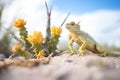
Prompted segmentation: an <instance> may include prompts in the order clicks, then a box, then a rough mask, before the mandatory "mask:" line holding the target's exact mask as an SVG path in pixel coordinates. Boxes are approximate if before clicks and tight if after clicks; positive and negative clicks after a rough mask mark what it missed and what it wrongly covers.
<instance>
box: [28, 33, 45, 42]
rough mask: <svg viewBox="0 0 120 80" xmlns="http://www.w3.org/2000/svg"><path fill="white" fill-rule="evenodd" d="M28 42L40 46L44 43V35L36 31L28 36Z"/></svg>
mask: <svg viewBox="0 0 120 80" xmlns="http://www.w3.org/2000/svg"><path fill="white" fill-rule="evenodd" d="M27 40H28V41H29V42H30V43H34V44H40V43H42V42H43V40H44V38H43V36H42V33H41V32H39V31H34V32H32V33H31V34H29V35H28V38H27Z"/></svg>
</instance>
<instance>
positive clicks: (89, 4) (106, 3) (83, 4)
mask: <svg viewBox="0 0 120 80" xmlns="http://www.w3.org/2000/svg"><path fill="white" fill-rule="evenodd" d="M51 4H53V6H54V5H55V6H57V8H58V9H59V10H61V11H66V10H70V11H71V12H72V13H76V14H82V13H86V12H92V11H95V10H120V0H53V1H52V3H51Z"/></svg>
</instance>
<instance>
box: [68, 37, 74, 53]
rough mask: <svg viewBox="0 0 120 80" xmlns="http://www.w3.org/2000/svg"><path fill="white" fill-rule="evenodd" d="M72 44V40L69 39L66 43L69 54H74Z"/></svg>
mask: <svg viewBox="0 0 120 80" xmlns="http://www.w3.org/2000/svg"><path fill="white" fill-rule="evenodd" d="M73 42H74V41H73V38H71V39H70V40H69V42H68V48H69V49H70V52H71V54H74V50H73V47H72V44H73Z"/></svg>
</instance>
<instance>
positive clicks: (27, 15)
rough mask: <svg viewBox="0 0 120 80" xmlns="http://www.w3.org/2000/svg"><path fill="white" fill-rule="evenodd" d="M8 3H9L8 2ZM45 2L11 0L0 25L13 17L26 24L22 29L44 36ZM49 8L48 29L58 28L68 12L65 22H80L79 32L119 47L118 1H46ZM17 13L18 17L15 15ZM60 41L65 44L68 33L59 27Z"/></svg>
mask: <svg viewBox="0 0 120 80" xmlns="http://www.w3.org/2000/svg"><path fill="white" fill-rule="evenodd" d="M8 1H9V0H8ZM44 2H45V0H14V2H13V3H12V5H10V6H9V7H6V9H5V11H4V15H3V22H5V25H6V26H9V22H11V19H12V18H14V15H16V17H17V18H23V19H25V20H26V21H27V24H26V28H27V30H28V31H29V33H30V32H32V31H33V30H39V31H41V32H43V35H45V26H46V19H47V16H46V10H45V5H44ZM46 2H47V3H48V6H49V7H50V6H53V9H52V15H51V25H55V26H59V25H60V24H61V22H62V21H63V19H64V18H65V16H66V15H67V13H68V12H69V11H71V14H70V16H69V18H68V19H67V21H66V23H67V22H70V21H75V22H78V21H81V23H80V26H81V27H80V28H81V30H84V31H85V32H87V33H88V34H90V35H91V36H92V37H93V38H94V39H95V40H96V41H98V42H99V43H108V44H110V45H117V46H119V47H120V5H119V4H120V0H46ZM18 12H19V13H18ZM62 28H63V32H62V34H61V41H65V40H68V39H67V37H66V36H67V34H68V33H69V32H68V31H67V29H66V28H65V25H64V26H63V27H62Z"/></svg>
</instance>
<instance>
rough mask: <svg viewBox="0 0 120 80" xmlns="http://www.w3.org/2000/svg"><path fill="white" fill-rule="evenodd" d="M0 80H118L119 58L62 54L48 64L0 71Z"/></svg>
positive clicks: (119, 75) (12, 67) (119, 71)
mask: <svg viewBox="0 0 120 80" xmlns="http://www.w3.org/2000/svg"><path fill="white" fill-rule="evenodd" d="M28 63H29V62H28ZM0 64H2V62H0ZM0 80H120V57H100V56H97V55H86V56H79V55H72V56H70V55H68V54H63V55H61V56H55V57H53V58H51V60H50V62H49V63H48V64H39V65H38V66H34V67H20V66H13V65H11V66H9V67H7V68H4V69H1V70H0Z"/></svg>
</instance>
